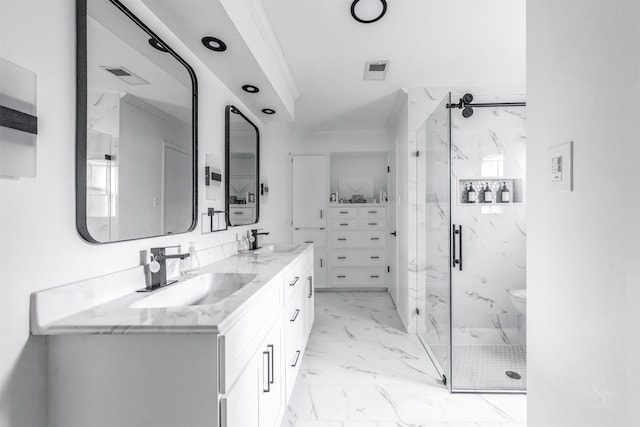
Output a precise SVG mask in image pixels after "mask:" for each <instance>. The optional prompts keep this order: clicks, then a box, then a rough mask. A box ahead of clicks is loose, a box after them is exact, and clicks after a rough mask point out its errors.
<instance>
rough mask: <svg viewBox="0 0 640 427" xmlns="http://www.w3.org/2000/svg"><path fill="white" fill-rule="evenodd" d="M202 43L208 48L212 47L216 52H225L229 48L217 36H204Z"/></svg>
mask: <svg viewBox="0 0 640 427" xmlns="http://www.w3.org/2000/svg"><path fill="white" fill-rule="evenodd" d="M202 44H203V45H204V47H206V48H207V49H211V50H213V51H214V52H224V51H225V50H227V44H226V43H225V42H223V41H222V40H220V39H218V38H216V37H211V36H207V37H203V38H202Z"/></svg>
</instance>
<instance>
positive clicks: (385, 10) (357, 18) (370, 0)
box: [351, 0, 387, 24]
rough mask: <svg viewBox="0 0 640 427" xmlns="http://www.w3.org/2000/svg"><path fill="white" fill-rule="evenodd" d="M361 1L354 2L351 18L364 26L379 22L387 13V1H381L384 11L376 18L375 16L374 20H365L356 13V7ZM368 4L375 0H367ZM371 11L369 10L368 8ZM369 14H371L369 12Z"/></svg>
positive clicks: (355, 0) (354, 0)
mask: <svg viewBox="0 0 640 427" xmlns="http://www.w3.org/2000/svg"><path fill="white" fill-rule="evenodd" d="M359 1H360V0H353V3H351V16H352V17H353V19H355V20H356V21H358V22H360V23H363V24H371V23H374V22H376V21H379V20H380V19H381V18H382V17H383V16H384V14H385V13H387V0H379V1H380V3H381V4H382V11H380V13H379V14H378V15H377V16H376V15H374V17H373V18H371V19H363V18H361V17H360V16H358V14H357V13H356V5H357V4H358V2H359ZM366 1H367V3H372V2H373V0H366ZM367 9H369V8H367ZM367 12H369V11H368V10H367ZM374 13H375V12H374Z"/></svg>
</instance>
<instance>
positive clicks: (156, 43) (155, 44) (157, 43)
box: [149, 38, 169, 52]
mask: <svg viewBox="0 0 640 427" xmlns="http://www.w3.org/2000/svg"><path fill="white" fill-rule="evenodd" d="M149 44H150V45H151V46H152V47H153V48H155V49H158V50H159V51H160V52H169V50H168V49H167V48H166V47H164V45H163V44H162V42H160V41H158V40H156V39H154V38H150V39H149Z"/></svg>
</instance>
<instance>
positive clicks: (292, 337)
mask: <svg viewBox="0 0 640 427" xmlns="http://www.w3.org/2000/svg"><path fill="white" fill-rule="evenodd" d="M304 314H305V313H302V312H301V313H300V314H299V315H298V320H296V321H295V322H290V321H289V319H285V322H286V323H289V325H287V332H286V344H285V360H284V363H285V378H286V380H285V381H286V384H287V388H286V393H287V400H288V399H289V396H291V392H292V391H293V386H294V384H295V382H296V377H297V375H298V371H299V370H300V365H301V363H302V356H303V355H304V350H305V342H306V339H305V335H304V332H305V331H304V328H305V324H304V320H303V319H304Z"/></svg>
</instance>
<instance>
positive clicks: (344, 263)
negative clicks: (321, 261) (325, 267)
mask: <svg viewBox="0 0 640 427" xmlns="http://www.w3.org/2000/svg"><path fill="white" fill-rule="evenodd" d="M385 265H386V264H385V253H384V251H375V252H355V251H334V253H333V254H332V256H331V266H332V267H384V266H385Z"/></svg>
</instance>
